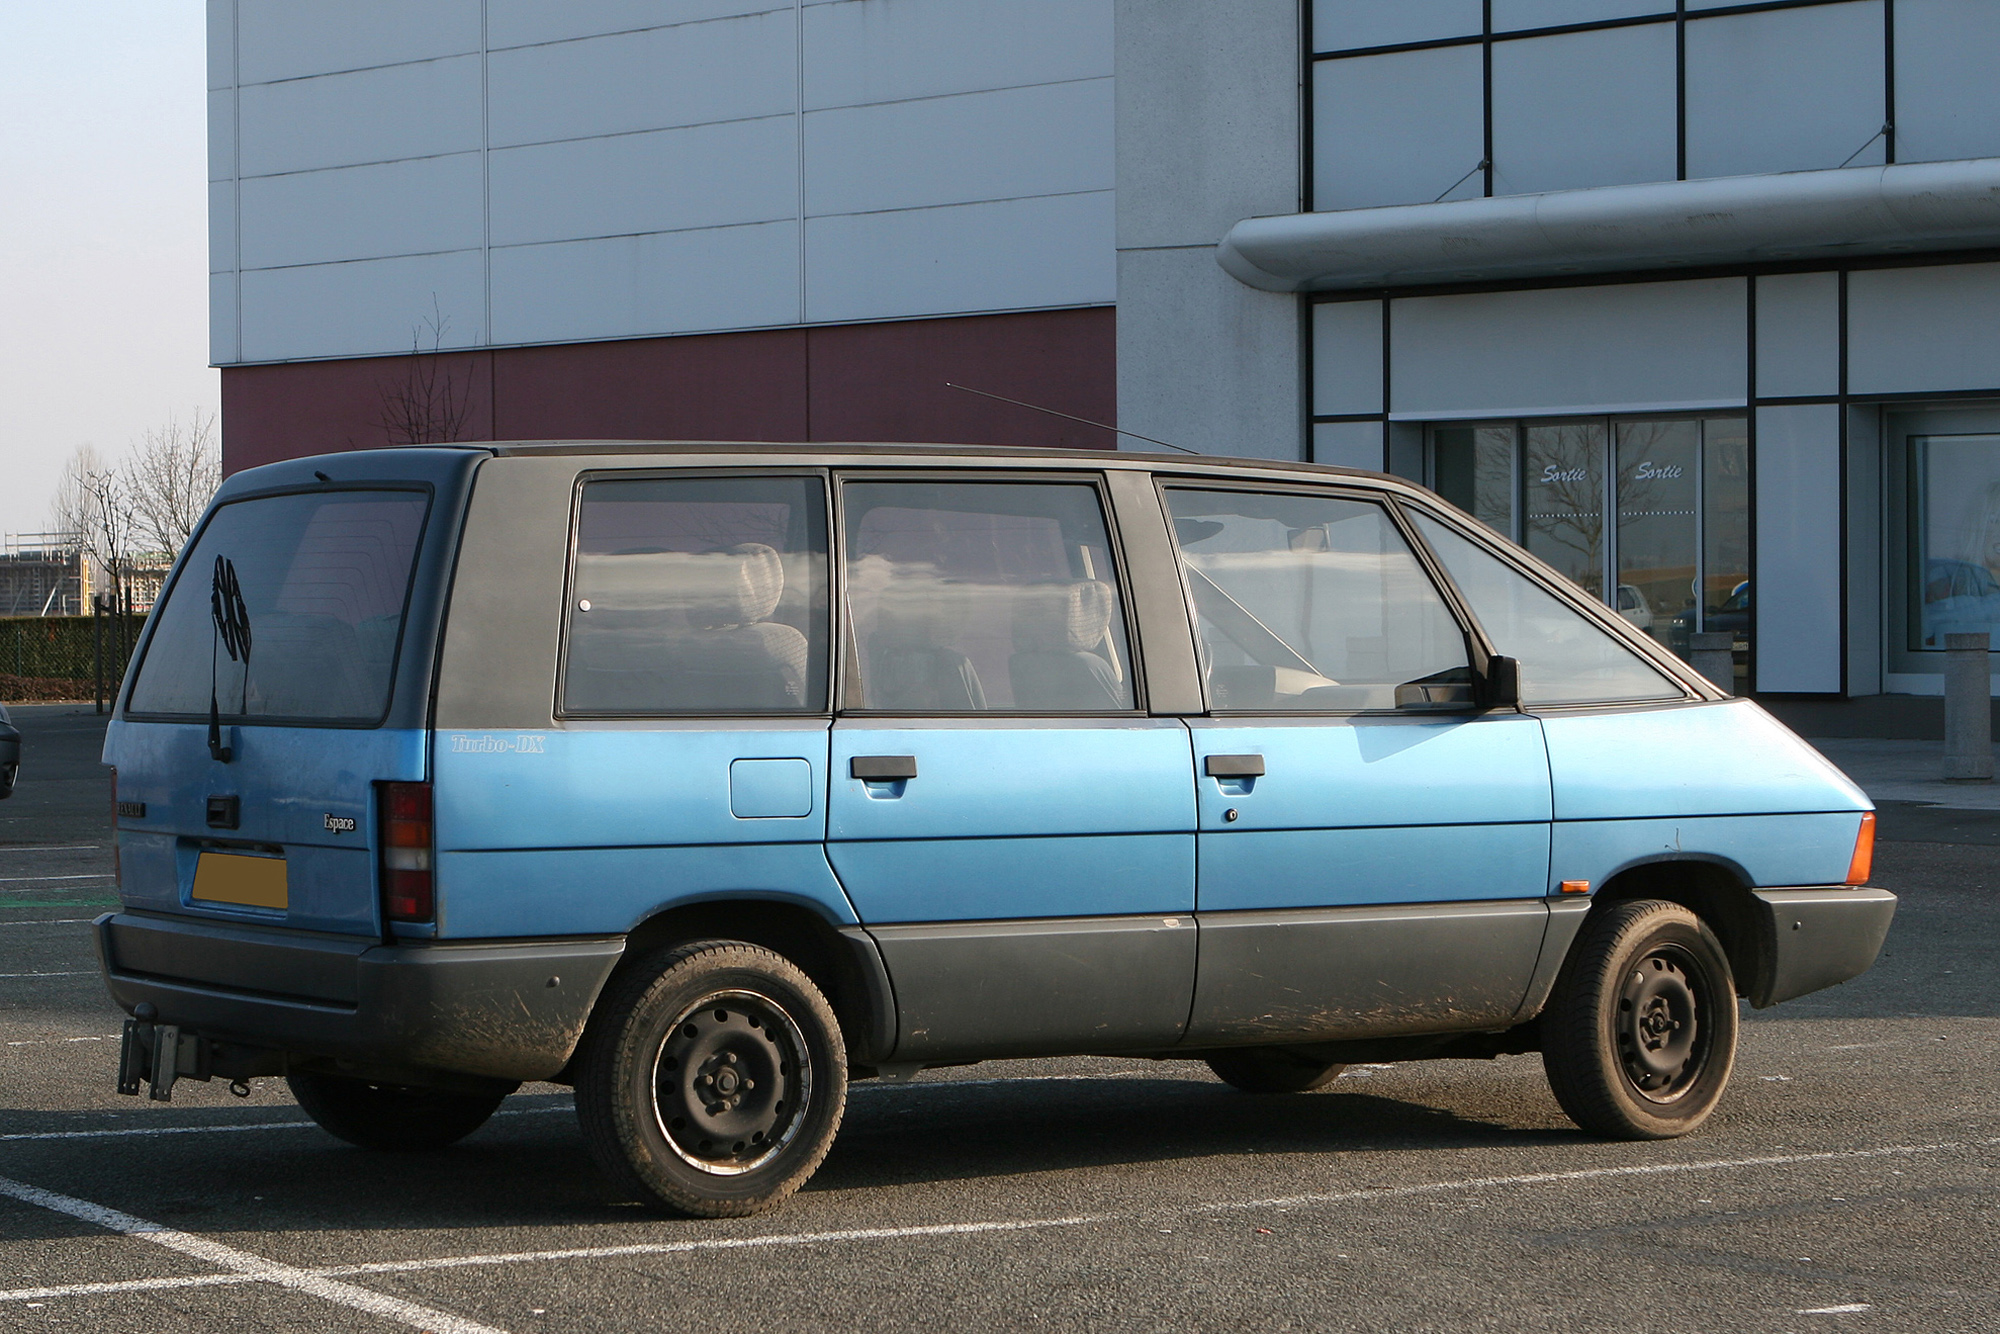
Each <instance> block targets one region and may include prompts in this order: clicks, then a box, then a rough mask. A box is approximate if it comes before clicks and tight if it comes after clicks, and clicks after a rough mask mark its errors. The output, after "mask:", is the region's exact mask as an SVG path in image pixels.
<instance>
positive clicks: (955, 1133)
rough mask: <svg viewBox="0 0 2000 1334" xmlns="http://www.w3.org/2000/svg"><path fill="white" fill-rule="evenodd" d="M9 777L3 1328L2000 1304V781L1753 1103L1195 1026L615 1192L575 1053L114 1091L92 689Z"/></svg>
mask: <svg viewBox="0 0 2000 1334" xmlns="http://www.w3.org/2000/svg"><path fill="white" fill-rule="evenodd" d="M17 716H18V720H19V725H20V727H21V729H22V731H23V733H24V734H25V736H26V751H25V755H24V759H25V761H26V762H25V763H24V765H23V769H22V776H21V784H20V789H19V792H18V793H17V795H16V796H15V797H14V798H13V799H12V800H10V801H7V802H5V803H0V1043H4V1046H0V1326H4V1327H5V1328H9V1329H14V1328H19V1329H45V1328H51V1329H76V1328H85V1329H90V1330H93V1331H106V1332H107V1334H110V1332H112V1331H122V1330H128V1329H129V1330H145V1331H180V1330H220V1329H230V1330H241V1329H274V1330H276V1329H282V1330H320V1329H325V1330H375V1329H381V1330H393V1329H404V1330H407V1329H413V1328H414V1329H428V1330H436V1331H466V1332H468V1334H469V1332H472V1331H485V1330H505V1331H513V1332H515V1334H521V1332H524V1331H531V1330H544V1329H586V1328H587V1329H591V1330H623V1329H630V1330H691V1331H705V1332H708V1334H715V1332H716V1331H726V1330H736V1329H850V1328H852V1329H869V1330H878V1329H948V1328H966V1327H975V1326H984V1327H988V1328H1010V1329H1011V1328H1024V1327H1026V1328H1049V1329H1069V1328H1075V1329H1093V1330H1099V1329H1188V1328H1196V1327H1229V1328H1244V1329H1259V1330H1263V1329H1273V1330H1277V1329H1312V1330H1350V1329H1351V1330H1371V1331H1372V1330H1396V1331H1428V1330H1438V1331H1462V1330H1484V1329H1496V1330H1525V1329H1562V1330H1566V1331H1569V1330H1598V1329H1604V1330H1611V1329H1616V1330H1620V1331H1632V1330H1644V1331H1647V1332H1648V1334H1658V1332H1659V1331H1678V1330H1687V1331H1705V1332H1706V1331H1726V1330H1746V1331H1748V1330H1755V1331H1791V1330H1797V1331H1820V1330H1837V1331H1843V1332H1844V1331H1857V1332H1858V1331H1877V1330H1912V1331H1918V1330H1920V1331H1959V1330H1965V1331H1974V1330H1989V1331H1990V1330H1995V1329H2000V1261H1996V1259H1995V1254H1996V1242H1995V1238H1996V1236H2000V1190H1997V1189H1996V1188H2000V1105H1996V1100H1995V1095H1994V1088H1995V1080H1994V1073H1993V1072H1994V1071H1995V1070H1996V1069H2000V984H1996V981H1995V975H1996V966H2000V951H1997V950H1996V941H2000V850H1996V844H2000V811H1991V810H1958V811H1953V812H1950V813H1949V815H1948V816H1941V815H1940V814H1939V813H1938V812H1937V811H1935V810H1927V809H1924V808H1920V807H1901V806H1889V807H1885V809H1884V814H1883V822H1882V823H1883V834H1884V842H1883V843H1882V845H1881V847H1880V849H1879V852H1878V854H1877V858H1876V883H1878V884H1881V885H1884V886H1886V887H1889V888H1892V889H1894V890H1896V891H1897V892H1898V893H1900V894H1902V895H1903V896H1904V899H1903V907H1902V910H1901V911H1900V913H1899V915H1898V917H1897V921H1896V925H1895V928H1894V930H1893V932H1892V934H1891V936H1890V940H1889V944H1888V947H1887V950H1886V952H1885V956H1884V958H1883V959H1882V961H1881V962H1880V963H1879V964H1878V965H1877V967H1876V968H1875V970H1874V971H1873V972H1871V973H1870V974H1868V975H1867V976H1865V977H1863V978H1861V979H1859V980H1858V981H1856V982H1854V983H1851V984H1849V985H1847V986H1845V987H1841V988H1837V989H1835V990H1833V991H1829V992H1823V993H1820V994H1818V995H1815V996H1811V997H1807V998H1805V999H1803V1000H1800V1001H1796V1002H1793V1003H1791V1004H1789V1005H1785V1006H1780V1007H1777V1008H1775V1009H1773V1010H1768V1011H1763V1012H1751V1013H1749V1014H1748V1017H1747V1020H1746V1024H1745V1029H1744V1039H1743V1051H1742V1055H1741V1058H1740V1060H1739V1063H1738V1066H1737V1073H1736V1076H1735V1082H1734V1085H1733V1087H1732V1089H1731V1092H1730V1094H1729V1096H1728V1098H1727V1099H1726V1101H1725V1103H1724V1106H1723V1109H1722V1111H1721V1112H1719V1113H1718V1114H1717V1115H1716V1117H1715V1118H1714V1119H1713V1120H1711V1121H1710V1122H1709V1123H1708V1125H1707V1126H1706V1127H1704V1128H1703V1129H1702V1130H1701V1131H1700V1132H1699V1133H1698V1134H1696V1135H1694V1136H1693V1137H1690V1138H1688V1139H1684V1140H1679V1141H1673V1142H1667V1143H1653V1144H1623V1143H1608V1142H1604V1141H1600V1140H1594V1139H1592V1138H1589V1137H1587V1136H1585V1135H1583V1134H1581V1133H1579V1132H1578V1131H1577V1130H1576V1129H1575V1128H1574V1127H1573V1126H1572V1125H1571V1124H1570V1123H1569V1122H1568V1121H1567V1120H1566V1119H1565V1118H1564V1117H1563V1116H1562V1114H1561V1112H1560V1111H1559V1110H1558V1109H1557V1107H1556V1104H1555V1101H1554V1099H1553V1098H1552V1097H1551V1096H1550V1094H1549V1093H1548V1091H1547V1088H1546V1085H1545V1084H1544V1082H1543V1079H1542V1074H1541V1067H1540V1063H1539V1059H1538V1058H1536V1057H1532V1056H1522V1057H1506V1058H1502V1059H1500V1060H1498V1061H1492V1062H1476V1061H1455V1062H1437V1063H1429V1064H1418V1065H1404V1066H1394V1067H1365V1068H1361V1069H1356V1070H1351V1071H1350V1072H1348V1074H1346V1075H1345V1076H1343V1077H1342V1078H1341V1079H1339V1080H1337V1081H1336V1082H1335V1083H1334V1084H1333V1085H1332V1086H1331V1087H1330V1088H1329V1089H1328V1090H1326V1091H1325V1092H1322V1093H1318V1094H1311V1095H1298V1096H1286V1097H1266V1098H1257V1097H1250V1096H1247V1095H1244V1094H1239V1093H1235V1092H1232V1091H1231V1090H1229V1089H1228V1088H1227V1087H1225V1086H1224V1085H1222V1084H1221V1083H1219V1082H1217V1081H1216V1080H1214V1079H1213V1078H1212V1077H1211V1076H1210V1075H1209V1074H1208V1072H1207V1070H1206V1068H1205V1067H1203V1066H1200V1065H1197V1064H1192V1063H1156V1062H1147V1061H1125V1060H1111V1059H1079V1060H1068V1061H1046V1062H1010V1063H994V1064H989V1065H984V1066H975V1067H969V1068H965V1069H960V1070H950V1071H932V1072H929V1073H927V1074H926V1075H924V1076H922V1077H920V1078H919V1079H918V1080H917V1081H915V1082H913V1083H910V1084H907V1085H898V1086H884V1085H879V1084H873V1083H869V1084H859V1085H856V1086H855V1088H854V1093H853V1097H852V1099H851V1101H850V1104H849V1108H848V1112H847V1120H846V1124H845V1128H844V1129H843V1131H842V1133H841V1137H840V1140H839V1142H838V1143H837V1144H836V1146H835V1147H834V1150H833V1152H832V1154H831V1156H830V1157H829V1158H828V1159H827V1161H826V1164H825V1166H824V1167H823V1168H822V1169H821V1171H820V1173H819V1174H818V1176H817V1177H816V1178H814V1180H813V1181H812V1182H811V1183H810V1184H809V1185H808V1187H807V1188H806V1190H805V1191H804V1192H802V1193H801V1194H800V1195H799V1196H798V1197H796V1199H794V1200H793V1201H792V1202H791V1203H790V1204H789V1205H787V1206H786V1207H784V1208H782V1209H780V1210H779V1211H777V1212H775V1213H771V1214H767V1215H764V1216H762V1217H758V1218H752V1219H745V1220H736V1221H727V1222H694V1221H686V1220H678V1219H668V1218H663V1217H659V1216H656V1215H654V1214H651V1213H648V1212H646V1211H644V1210H642V1209H640V1208H639V1207H637V1206H636V1205H633V1204H631V1203H629V1202H626V1201H623V1200H620V1199H618V1198H617V1197H616V1196H615V1195H614V1194H612V1193H610V1192H609V1190H608V1188H607V1187H606V1186H605V1184H604V1183H603V1182H602V1180H601V1179H600V1178H599V1177H598V1176H597V1175H596V1173H595V1172H594V1170H593V1169H592V1167H591V1165H590V1162H589V1160H588V1159H587V1157H586V1155H585V1153H584V1148H583V1144H582V1142H581V1139H580V1137H579V1135H578V1133H577V1130H576V1126H575V1122H574V1117H573V1115H572V1113H571V1110H570V1105H569V1099H568V1095H567V1093H566V1091H565V1090H562V1089H558V1088H555V1087H553V1086H548V1085H535V1086H529V1087H527V1088H524V1089H523V1090H522V1091H521V1092H520V1093H519V1094H517V1095H516V1096H515V1097H513V1098H511V1099H510V1100H509V1101H508V1104H507V1105H506V1106H505V1107H504V1108H503V1110H502V1112H501V1113H500V1115H498V1116H496V1117H495V1118H494V1120H493V1121H492V1122H490V1123H489V1124H488V1125H487V1126H486V1127H485V1128H484V1129H482V1130H481V1131H479V1132H478V1133H476V1134H475V1135H473V1136H472V1137H471V1138H469V1139H467V1140H466V1141H464V1142H463V1143H461V1144H460V1145H458V1146H456V1147H454V1148H452V1149H450V1150H447V1151H445V1152H442V1153H437V1154H428V1155H415V1156H383V1155H374V1154H369V1153H366V1152H364V1151H361V1150H358V1149H353V1148H349V1147H347V1146H346V1145H344V1144H342V1143H340V1142H338V1141H336V1140H334V1139H333V1138H331V1137H330V1136H328V1135H326V1134H324V1133H322V1132H321V1131H319V1130H318V1129H317V1128H316V1127H314V1126H312V1125H311V1124H310V1123H309V1122H307V1121H306V1120H305V1119H304V1117H303V1115H302V1114H301V1113H300V1112H299V1111H298V1109H297V1108H296V1107H295V1106H294V1105H293V1104H292V1102H291V1100H290V1098H289V1097H288V1096H287V1094H286V1092H285V1088H284V1085H283V1082H282V1081H279V1080H260V1081H258V1082H257V1084H256V1086H255V1088H254V1090H253V1092H252V1095H251V1096H250V1097H249V1098H248V1099H241V1100H239V1099H237V1098H234V1097H232V1096H231V1095H230V1094H229V1092H228V1090H227V1088H226V1087H225V1086H224V1085H222V1084H220V1083H214V1084H206V1085H203V1084H188V1083H183V1084H182V1085H181V1086H180V1087H179V1088H178V1089H177V1090H176V1092H175V1097H174V1100H173V1102H172V1103H170V1104H154V1103H148V1102H145V1101H142V1100H140V1099H133V1098H121V1097H119V1096H118V1095H117V1094H116V1093H115V1092H114V1091H113V1088H112V1080H113V1067H114V1064H115V1057H116V1051H117V1039H116V1036H115V1034H116V1033H117V1029H118V1022H119V1020H120V1018H121V1017H122V1016H120V1015H119V1013H118V1012H117V1011H116V1010H115V1009H114V1008H113V1007H112V1006H111V1004H110V1003H109V1001H108V1000H107V999H106V998H105V995H104V991H103V987H102V984H101V983H100V981H99V980H98V977H97V971H96V964H95V960H94V957H93V955H92V952H91V948H90V942H89V937H88V921H89V919H90V918H91V917H92V916H94V915H95V914H97V913H99V912H101V911H103V910H104V909H106V908H108V907H111V906H113V903H114V900H113V898H112V895H111V885H112V883H113V882H112V879H111V874H110V873H111V847H110V841H109V832H110V831H109V825H110V820H109V813H110V796H109V792H108V788H107V785H106V782H105V779H104V776H103V771H102V770H101V769H99V768H98V767H97V765H96V754H97V746H98V741H99V737H100V736H101V727H102V724H101V721H100V720H98V719H96V718H94V717H91V716H90V711H89V709H88V707H87V706H86V707H85V708H84V709H82V710H81V711H76V710H69V709H63V708H59V707H54V706H44V707H39V708H24V709H22V710H20V711H19V714H18V715H17Z"/></svg>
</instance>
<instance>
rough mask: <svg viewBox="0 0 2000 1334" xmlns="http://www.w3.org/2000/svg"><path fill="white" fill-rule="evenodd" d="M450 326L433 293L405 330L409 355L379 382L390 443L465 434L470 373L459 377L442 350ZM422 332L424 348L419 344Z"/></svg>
mask: <svg viewBox="0 0 2000 1334" xmlns="http://www.w3.org/2000/svg"><path fill="white" fill-rule="evenodd" d="M450 327H451V321H450V320H448V319H446V318H445V315H444V311H443V309H442V308H441V307H440V306H439V305H438V300H437V296H436V295H435V294H433V295H432V297H431V313H430V314H429V315H428V316H426V317H425V319H424V322H423V324H422V325H420V326H418V327H417V328H415V329H412V330H411V331H410V355H409V357H408V359H407V360H406V361H405V362H404V363H403V368H402V371H401V372H400V374H399V375H398V377H397V378H395V379H393V380H388V381H385V382H383V383H382V385H381V386H380V393H381V396H382V416H381V422H382V433H383V434H384V435H386V436H387V437H388V439H389V443H390V444H392V445H435V444H443V443H445V442H447V441H452V440H463V439H464V438H465V428H466V424H467V422H469V421H470V420H471V418H472V376H471V375H470V374H469V373H468V374H467V375H466V376H465V378H464V381H463V382H462V383H461V382H460V379H459V377H458V376H457V375H456V374H454V373H453V371H452V369H451V367H450V366H449V365H447V364H446V362H445V360H444V357H443V356H442V355H441V354H442V353H443V351H444V334H445V330H446V329H448V328H450ZM426 332H428V333H429V335H430V337H429V342H430V345H431V346H430V350H429V351H428V352H426V351H425V350H424V347H423V344H424V342H425V337H424V335H425V333H426Z"/></svg>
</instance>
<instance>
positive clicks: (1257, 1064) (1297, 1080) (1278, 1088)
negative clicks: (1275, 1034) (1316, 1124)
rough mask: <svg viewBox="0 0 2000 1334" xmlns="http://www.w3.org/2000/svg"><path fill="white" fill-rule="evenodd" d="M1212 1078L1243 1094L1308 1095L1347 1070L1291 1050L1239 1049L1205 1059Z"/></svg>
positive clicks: (1343, 1064) (1268, 1048)
mask: <svg viewBox="0 0 2000 1334" xmlns="http://www.w3.org/2000/svg"><path fill="white" fill-rule="evenodd" d="M1206 1059H1207V1061H1208V1068H1209V1069H1211V1070H1213V1071H1215V1077H1216V1078H1217V1079H1220V1080H1221V1081H1222V1082H1223V1083H1225V1084H1228V1085H1230V1086H1231V1087H1232V1088H1238V1089H1241V1090H1242V1091H1243V1092H1245V1093H1310V1092H1312V1091H1313V1090H1314V1089H1322V1088H1325V1087H1326V1086H1327V1085H1328V1084H1331V1083H1332V1082H1333V1081H1334V1080H1335V1079H1337V1078H1339V1077H1340V1072H1341V1071H1342V1070H1345V1069H1346V1068H1347V1066H1346V1064H1345V1063H1343V1062H1327V1061H1316V1060H1313V1059H1312V1058H1310V1057H1307V1056H1304V1055H1301V1054H1300V1053H1299V1052H1297V1051H1295V1050H1293V1049H1292V1048H1290V1047H1241V1048H1238V1049H1236V1050H1234V1051H1218V1052H1214V1053H1211V1054H1210V1055H1209V1056H1208V1057H1207V1058H1206Z"/></svg>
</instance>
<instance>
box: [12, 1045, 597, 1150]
mask: <svg viewBox="0 0 2000 1334" xmlns="http://www.w3.org/2000/svg"><path fill="white" fill-rule="evenodd" d="M64 1040H65V1041H68V1042H79V1041H84V1040H85V1039H81V1038H66V1039H64ZM574 1110H575V1108H573V1107H571V1106H570V1105H569V1104H568V1103H559V1104H557V1105H556V1106H554V1107H509V1108H507V1109H506V1110H505V1111H499V1112H495V1113H494V1116H496V1117H500V1116H547V1115H549V1114H551V1113H556V1112H573V1111H574ZM315 1124H317V1123H316V1122H313V1121H308V1120H307V1119H305V1118H304V1117H300V1118H299V1119H298V1120H296V1121H234V1122H225V1123H223V1124H221V1125H213V1126H120V1127H119V1128H118V1129H116V1130H20V1131H15V1132H14V1133H13V1134H10V1135H0V1144H4V1143H6V1142H7V1141H9V1140H55V1139H146V1138H148V1137H150V1136H153V1135H226V1134H230V1133H232V1132H240V1131H245V1130H305V1129H309V1128H310V1127H312V1126H313V1125H315Z"/></svg>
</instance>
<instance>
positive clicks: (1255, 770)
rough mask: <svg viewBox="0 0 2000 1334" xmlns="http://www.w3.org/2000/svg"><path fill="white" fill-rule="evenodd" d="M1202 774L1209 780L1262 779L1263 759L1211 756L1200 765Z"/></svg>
mask: <svg viewBox="0 0 2000 1334" xmlns="http://www.w3.org/2000/svg"><path fill="white" fill-rule="evenodd" d="M1202 772H1203V773H1205V774H1207V775H1208V776H1209V777H1210V778H1262V777H1263V776H1264V757H1263V756H1262V755H1211V756H1209V757H1208V758H1207V759H1206V760H1205V761H1203V763H1202Z"/></svg>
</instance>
